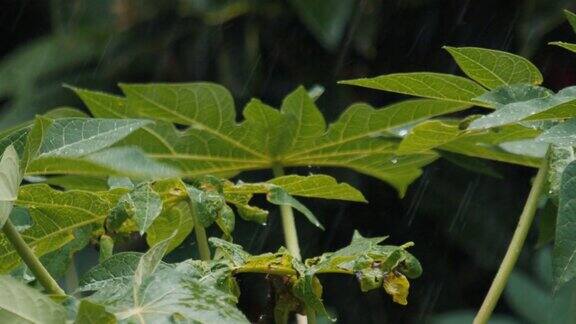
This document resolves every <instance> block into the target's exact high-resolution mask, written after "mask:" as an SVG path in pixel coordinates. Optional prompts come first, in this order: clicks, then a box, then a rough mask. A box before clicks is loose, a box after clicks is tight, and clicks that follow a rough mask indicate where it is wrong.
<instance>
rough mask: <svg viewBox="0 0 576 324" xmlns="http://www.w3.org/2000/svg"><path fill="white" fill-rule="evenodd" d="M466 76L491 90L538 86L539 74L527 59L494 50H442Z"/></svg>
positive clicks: (454, 48)
mask: <svg viewBox="0 0 576 324" xmlns="http://www.w3.org/2000/svg"><path fill="white" fill-rule="evenodd" d="M444 48H445V49H446V50H447V51H448V52H449V53H450V55H452V57H453V58H454V60H456V63H457V64H458V66H460V68H461V69H462V71H464V73H466V75H467V76H469V77H470V78H471V79H473V80H474V81H476V82H478V83H480V84H481V85H483V86H485V87H487V88H489V89H493V88H496V87H498V86H501V85H507V84H516V83H529V84H536V85H537V84H540V83H542V81H543V78H542V74H541V73H540V71H538V68H536V67H535V66H534V65H533V64H532V63H530V61H528V60H527V59H525V58H523V57H521V56H518V55H514V54H511V53H506V52H502V51H497V50H491V49H485V48H478V47H449V46H445V47H444Z"/></svg>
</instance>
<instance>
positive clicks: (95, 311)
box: [74, 300, 117, 324]
mask: <svg viewBox="0 0 576 324" xmlns="http://www.w3.org/2000/svg"><path fill="white" fill-rule="evenodd" d="M116 322H117V321H116V317H115V316H114V315H113V314H110V313H108V312H107V311H106V309H105V308H104V306H102V305H98V304H94V303H91V302H90V301H88V300H82V301H81V302H80V306H79V307H78V314H77V315H76V320H75V321H74V323H76V324H115V323H116Z"/></svg>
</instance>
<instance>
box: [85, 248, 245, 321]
mask: <svg viewBox="0 0 576 324" xmlns="http://www.w3.org/2000/svg"><path fill="white" fill-rule="evenodd" d="M164 242H165V243H167V242H168V241H164ZM159 245H163V246H160V247H159ZM159 245H157V246H156V247H158V248H157V249H156V248H152V252H150V253H149V254H145V255H143V256H142V257H141V258H138V259H136V260H134V258H133V254H130V255H131V256H130V261H128V260H126V258H125V256H127V255H128V254H124V256H122V258H121V257H120V254H117V255H114V256H112V257H110V258H109V259H107V260H106V261H104V263H103V264H102V265H99V266H97V267H96V268H94V269H92V270H90V272H89V273H88V274H87V279H84V280H85V281H84V280H83V281H82V282H81V284H82V283H84V282H87V283H88V285H84V286H83V287H82V289H84V290H86V289H87V290H93V289H97V291H96V293H95V294H93V295H92V296H90V297H89V298H88V300H89V301H91V302H93V303H96V304H100V305H102V306H104V307H105V309H106V311H108V312H110V313H113V314H114V315H115V316H116V318H117V319H118V321H119V322H120V323H133V322H138V323H169V322H171V321H174V320H176V321H183V322H194V323H247V322H248V320H247V319H246V318H245V317H244V315H243V314H242V313H241V312H240V311H239V310H238V309H237V308H236V306H235V303H236V297H235V296H233V295H230V294H228V293H226V292H223V291H221V290H219V289H217V288H215V287H214V286H213V285H209V284H206V283H202V282H200V281H198V280H197V279H196V278H194V277H192V276H190V275H189V273H188V272H185V271H180V269H175V268H174V267H171V266H168V265H165V264H163V263H161V262H160V261H159V256H161V254H162V253H160V252H163V251H165V248H166V246H167V244H162V243H161V244H159ZM102 279H103V280H102ZM89 287H90V289H88V288H89Z"/></svg>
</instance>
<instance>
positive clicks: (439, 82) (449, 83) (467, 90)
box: [339, 72, 486, 106]
mask: <svg viewBox="0 0 576 324" xmlns="http://www.w3.org/2000/svg"><path fill="white" fill-rule="evenodd" d="M339 83H341V84H349V85H355V86H360V87H365V88H371V89H376V90H384V91H390V92H398V93H403V94H407V95H412V96H417V97H425V98H432V99H437V100H441V101H448V102H457V103H460V104H465V105H468V106H473V105H476V104H478V103H475V102H473V101H472V99H473V98H475V97H478V96H480V95H482V94H483V93H484V92H486V89H484V88H482V87H481V86H480V85H478V84H477V83H476V82H474V81H472V80H469V79H466V78H462V77H459V76H455V75H451V74H442V73H432V72H411V73H395V74H387V75H382V76H378V77H374V78H362V79H356V80H346V81H340V82H339Z"/></svg>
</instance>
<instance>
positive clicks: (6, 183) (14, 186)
mask: <svg viewBox="0 0 576 324" xmlns="http://www.w3.org/2000/svg"><path fill="white" fill-rule="evenodd" d="M21 181H22V178H21V175H20V166H19V158H18V153H16V150H15V149H14V146H12V145H10V146H8V147H7V148H6V149H5V150H4V153H3V154H2V159H1V160H0V229H1V228H2V227H3V226H4V223H6V220H8V217H9V216H10V212H11V211H12V208H13V207H14V202H15V201H16V198H17V196H18V188H19V187H20V182H21Z"/></svg>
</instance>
